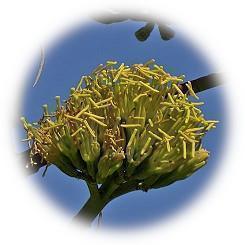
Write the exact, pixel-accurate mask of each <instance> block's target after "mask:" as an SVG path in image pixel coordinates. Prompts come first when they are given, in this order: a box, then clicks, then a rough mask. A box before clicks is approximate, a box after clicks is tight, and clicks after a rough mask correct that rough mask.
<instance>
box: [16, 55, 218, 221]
mask: <svg viewBox="0 0 245 245" xmlns="http://www.w3.org/2000/svg"><path fill="white" fill-rule="evenodd" d="M183 81H184V76H183V75H181V76H172V75H170V74H169V73H167V72H166V71H164V69H163V67H162V66H158V65H157V64H155V63H154V60H150V61H148V62H146V63H145V64H134V65H132V66H126V65H124V64H120V65H117V62H114V61H108V62H107V63H106V64H105V65H99V66H98V67H97V68H96V69H95V70H94V71H93V72H92V73H91V74H90V75H88V76H83V77H82V78H81V80H80V81H79V83H78V85H77V86H76V87H74V88H71V91H70V95H69V98H68V99H67V100H66V101H65V103H64V104H62V103H61V101H60V97H59V96H56V111H54V112H51V111H49V109H48V106H47V105H43V110H44V112H43V116H42V118H41V120H40V121H39V122H38V123H29V122H27V120H26V119H25V118H21V120H22V122H23V125H24V128H25V130H26V132H27V140H28V141H29V145H30V149H31V151H30V159H31V161H33V160H32V159H34V156H35V155H36V154H38V155H40V156H41V157H42V159H43V161H46V162H47V164H48V165H50V164H54V165H56V166H57V167H58V168H59V169H60V170H61V171H62V172H64V173H65V174H66V175H68V176H71V177H74V178H78V179H83V180H85V181H86V183H87V184H88V187H89V190H90V194H91V197H90V198H89V200H88V202H87V203H86V204H85V206H84V207H83V208H82V209H81V210H80V212H79V213H78V215H77V218H80V217H85V218H87V220H90V221H92V220H93V219H94V218H95V217H96V216H97V215H98V214H99V213H100V212H101V210H102V209H103V207H104V206H105V205H106V204H107V203H108V202H109V201H111V200H112V199H114V198H116V197H117V196H120V195H123V194H125V193H127V192H130V191H134V190H139V189H141V190H144V191H147V190H148V189H151V188H160V187H163V186H166V185H169V184H171V183H173V182H175V181H178V180H181V179H185V178H187V177H189V176H190V175H192V174H193V173H194V172H195V171H196V170H198V169H199V168H201V167H202V166H204V165H205V163H206V162H207V159H208V156H209V152H208V151H206V150H205V149H203V148H202V145H201V140H202V138H203V137H204V135H205V134H206V132H207V131H209V130H210V129H212V128H215V127H216V126H215V125H216V123H217V121H214V120H206V119H205V118H204V115H203V114H202V111H201V109H199V107H200V106H201V105H202V104H203V102H196V100H197V99H198V97H197V95H196V94H195V92H194V91H193V89H192V86H191V83H187V84H186V86H187V88H188V91H187V92H186V93H183V92H182V90H181V84H182V83H183ZM188 97H193V99H190V98H188ZM32 164H35V162H33V163H32ZM100 184H101V185H100Z"/></svg>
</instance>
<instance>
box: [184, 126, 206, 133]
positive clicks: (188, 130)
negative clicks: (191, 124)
mask: <svg viewBox="0 0 245 245" xmlns="http://www.w3.org/2000/svg"><path fill="white" fill-rule="evenodd" d="M203 129H204V127H200V128H189V129H187V130H186V131H185V132H187V133H189V132H197V131H200V130H203Z"/></svg>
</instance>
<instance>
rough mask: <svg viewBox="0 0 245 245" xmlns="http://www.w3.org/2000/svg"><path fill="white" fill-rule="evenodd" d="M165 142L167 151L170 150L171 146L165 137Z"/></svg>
mask: <svg viewBox="0 0 245 245" xmlns="http://www.w3.org/2000/svg"><path fill="white" fill-rule="evenodd" d="M166 143H167V151H168V152H170V151H171V146H170V143H169V140H167V139H166Z"/></svg>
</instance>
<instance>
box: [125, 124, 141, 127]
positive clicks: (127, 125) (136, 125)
mask: <svg viewBox="0 0 245 245" xmlns="http://www.w3.org/2000/svg"><path fill="white" fill-rule="evenodd" d="M120 126H121V127H123V128H137V127H141V124H121V125H120Z"/></svg>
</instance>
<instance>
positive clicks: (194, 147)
mask: <svg viewBox="0 0 245 245" xmlns="http://www.w3.org/2000/svg"><path fill="white" fill-rule="evenodd" d="M195 149H196V144H195V142H194V141H192V143H191V156H192V157H195Z"/></svg>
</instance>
